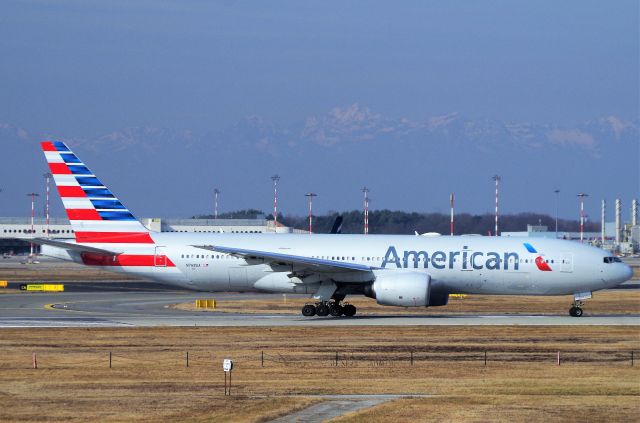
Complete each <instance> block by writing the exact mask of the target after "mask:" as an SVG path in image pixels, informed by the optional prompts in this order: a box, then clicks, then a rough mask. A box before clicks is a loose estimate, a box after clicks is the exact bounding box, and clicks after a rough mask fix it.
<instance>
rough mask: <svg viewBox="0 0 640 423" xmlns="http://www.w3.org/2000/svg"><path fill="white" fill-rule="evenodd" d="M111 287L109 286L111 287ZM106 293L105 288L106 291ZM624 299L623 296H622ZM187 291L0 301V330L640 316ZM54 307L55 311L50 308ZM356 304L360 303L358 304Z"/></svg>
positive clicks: (541, 321) (638, 318)
mask: <svg viewBox="0 0 640 423" xmlns="http://www.w3.org/2000/svg"><path fill="white" fill-rule="evenodd" d="M107 286H108V284H107ZM105 288H106V286H105ZM620 292H621V295H624V290H621V291H620ZM211 296H214V295H213V294H203V293H197V292H187V291H171V290H148V291H141V290H132V291H128V290H120V289H119V288H116V290H114V291H102V290H101V291H83V292H64V293H16V294H1V295H0V327H52V326H59V327H78V326H105V327H115V326H326V325H337V326H372V325H552V326H553V325H640V315H613V314H603V315H590V314H589V307H588V302H587V306H586V307H585V315H584V316H583V317H580V318H575V317H570V316H568V315H561V314H558V315H535V314H534V315H507V314H502V315H500V314H477V315H468V314H460V315H431V316H429V315H424V314H419V315H418V314H416V315H413V316H412V315H396V316H394V315H365V316H355V317H352V318H349V317H340V318H335V317H311V318H308V317H303V316H301V315H278V314H241V313H221V312H201V311H185V310H176V309H172V308H169V307H168V306H169V305H170V304H175V303H186V302H192V301H194V300H195V299H197V298H203V297H211ZM215 298H216V299H217V300H223V301H224V300H225V299H226V300H232V299H233V300H237V299H260V298H270V299H273V298H278V299H280V298H282V296H281V295H279V294H278V295H275V294H274V295H268V294H267V295H263V294H234V293H227V294H223V293H217V294H215ZM48 304H55V308H47V307H46V306H47V305H48ZM356 304H357V301H356Z"/></svg>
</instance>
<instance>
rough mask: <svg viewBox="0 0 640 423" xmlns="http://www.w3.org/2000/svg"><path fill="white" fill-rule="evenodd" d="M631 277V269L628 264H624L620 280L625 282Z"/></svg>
mask: <svg viewBox="0 0 640 423" xmlns="http://www.w3.org/2000/svg"><path fill="white" fill-rule="evenodd" d="M632 277H633V269H632V268H631V266H629V265H628V264H625V265H624V269H622V282H626V281H628V280H629V279H631V278H632ZM622 282H621V283H622Z"/></svg>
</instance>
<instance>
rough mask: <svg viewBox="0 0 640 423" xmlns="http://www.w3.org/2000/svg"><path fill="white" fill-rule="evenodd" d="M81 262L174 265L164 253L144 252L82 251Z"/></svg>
mask: <svg viewBox="0 0 640 423" xmlns="http://www.w3.org/2000/svg"><path fill="white" fill-rule="evenodd" d="M81 256H82V262H83V263H84V264H86V265H87V266H121V267H154V266H156V265H164V266H162V267H176V265H175V264H174V263H173V262H172V261H171V260H170V259H169V257H167V256H165V255H160V256H154V255H144V254H120V255H117V256H103V255H101V254H94V253H82V254H81Z"/></svg>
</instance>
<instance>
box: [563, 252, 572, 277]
mask: <svg viewBox="0 0 640 423" xmlns="http://www.w3.org/2000/svg"><path fill="white" fill-rule="evenodd" d="M560 260H561V262H560V271H561V272H566V273H571V272H573V253H562V258H561V259H560Z"/></svg>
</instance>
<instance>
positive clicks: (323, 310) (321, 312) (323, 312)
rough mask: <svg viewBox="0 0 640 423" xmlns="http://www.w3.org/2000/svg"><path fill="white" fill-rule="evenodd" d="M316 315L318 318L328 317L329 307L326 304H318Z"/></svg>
mask: <svg viewBox="0 0 640 423" xmlns="http://www.w3.org/2000/svg"><path fill="white" fill-rule="evenodd" d="M316 314H317V315H318V316H328V315H329V306H328V305H326V304H318V306H317V307H316Z"/></svg>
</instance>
